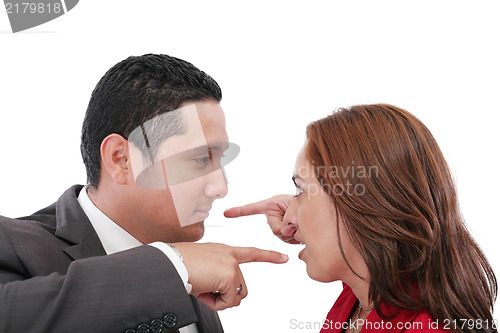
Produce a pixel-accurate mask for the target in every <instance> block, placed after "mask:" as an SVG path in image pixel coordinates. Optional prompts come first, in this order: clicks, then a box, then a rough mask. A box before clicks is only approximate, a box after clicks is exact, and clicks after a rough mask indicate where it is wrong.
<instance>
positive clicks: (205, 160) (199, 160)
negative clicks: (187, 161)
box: [194, 156, 210, 165]
mask: <svg viewBox="0 0 500 333" xmlns="http://www.w3.org/2000/svg"><path fill="white" fill-rule="evenodd" d="M194 160H195V161H196V162H197V163H199V164H201V165H207V164H208V161H210V156H205V157H199V158H195V159H194Z"/></svg>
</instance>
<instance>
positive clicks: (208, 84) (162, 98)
mask: <svg viewBox="0 0 500 333" xmlns="http://www.w3.org/2000/svg"><path fill="white" fill-rule="evenodd" d="M221 99H222V92H221V89H220V87H219V85H218V84H217V82H215V80H214V79H212V78H211V77H210V76H209V75H207V74H206V73H205V72H203V71H200V70H199V69H198V68H196V67H195V66H193V65H192V64H191V63H189V62H186V61H184V60H181V59H177V58H174V57H170V56H168V55H163V54H146V55H143V56H137V57H136V56H132V57H128V58H127V59H125V60H123V61H121V62H119V63H118V64H116V65H114V66H113V67H111V68H110V69H109V70H108V71H107V72H106V74H104V76H103V77H102V78H101V80H100V81H99V83H97V85H96V87H95V89H94V91H93V92H92V97H91V98H90V102H89V105H88V108H87V112H86V114H85V119H84V121H83V126H82V142H81V146H80V149H81V152H82V157H83V162H84V163H85V168H86V170H87V182H88V183H89V184H90V186H92V187H95V188H97V186H98V184H99V181H100V174H101V153H100V147H101V143H102V141H103V140H104V138H106V137H107V136H108V135H110V134H112V133H117V134H120V135H121V136H123V137H124V138H126V139H128V137H129V135H130V133H131V132H132V131H133V130H134V129H135V128H137V127H138V126H141V125H142V124H143V123H144V122H146V121H148V120H150V119H152V118H154V117H156V116H158V115H160V114H163V113H165V112H168V111H172V110H175V109H177V108H179V107H180V106H181V105H182V104H183V103H186V102H197V101H206V100H214V101H216V102H220V100H221ZM172 121H173V122H175V123H177V124H179V123H181V121H179V119H172ZM182 130H183V129H182V128H180V126H172V128H171V129H170V131H169V133H168V131H167V132H166V134H165V137H163V139H166V137H169V136H172V135H176V134H181V133H180V131H182Z"/></svg>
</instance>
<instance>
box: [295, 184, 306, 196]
mask: <svg viewBox="0 0 500 333" xmlns="http://www.w3.org/2000/svg"><path fill="white" fill-rule="evenodd" d="M302 193H304V190H303V189H302V188H301V187H300V186H297V185H295V197H298V196H299V195H301V194H302Z"/></svg>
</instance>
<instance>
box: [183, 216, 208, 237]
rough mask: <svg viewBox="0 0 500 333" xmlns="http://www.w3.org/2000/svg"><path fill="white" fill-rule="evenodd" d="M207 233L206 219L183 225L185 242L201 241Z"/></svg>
mask: <svg viewBox="0 0 500 333" xmlns="http://www.w3.org/2000/svg"><path fill="white" fill-rule="evenodd" d="M204 234H205V221H201V222H197V223H193V224H190V225H188V226H185V227H182V238H183V240H182V241H183V242H196V241H199V240H200V239H201V238H202V237H203V235H204Z"/></svg>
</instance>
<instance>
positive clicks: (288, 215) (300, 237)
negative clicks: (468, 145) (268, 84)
mask: <svg viewBox="0 0 500 333" xmlns="http://www.w3.org/2000/svg"><path fill="white" fill-rule="evenodd" d="M293 180H294V182H295V185H296V187H297V194H296V195H295V196H294V197H293V198H292V199H291V200H290V198H289V197H287V196H277V197H273V198H270V199H268V200H264V201H261V202H258V203H255V204H250V205H247V206H243V207H237V208H233V209H230V210H228V211H226V213H225V214H226V216H228V217H236V216H242V215H248V214H255V213H265V214H266V215H267V216H268V222H269V224H270V225H271V227H272V228H273V231H274V232H275V234H277V235H279V236H280V237H281V238H283V239H284V240H285V241H290V242H294V241H295V242H300V243H303V244H305V245H306V246H305V248H304V249H303V250H302V251H301V252H300V254H299V257H300V258H301V259H302V260H304V261H305V262H306V264H307V273H308V274H309V276H310V277H311V278H313V279H315V280H318V281H322V282H331V281H337V280H341V281H342V282H343V283H344V290H343V292H342V294H341V295H340V296H339V298H338V299H337V301H336V303H335V305H334V306H333V308H332V309H331V311H330V313H329V314H328V317H327V320H326V321H325V323H324V325H323V329H322V331H321V332H322V333H326V332H349V333H350V332H360V331H362V332H371V331H392V332H402V331H404V332H440V331H444V330H446V329H448V331H449V330H451V331H454V332H470V331H473V332H497V329H496V325H495V322H494V321H493V318H492V309H493V304H494V301H495V298H496V293H497V283H496V278H495V275H494V273H493V270H492V268H491V266H490V265H489V263H488V261H487V260H486V257H485V256H484V254H483V252H482V251H481V249H480V248H479V246H478V245H477V244H476V242H475V241H474V240H473V238H472V236H471V235H470V234H469V232H468V231H467V229H466V227H465V225H464V222H463V220H462V216H461V214H460V210H459V207H458V201H457V194H456V190H455V186H454V184H453V181H452V176H451V174H450V171H449V169H448V166H447V164H446V161H445V159H444V157H443V154H442V153H441V151H440V149H439V147H438V145H437V143H436V141H435V139H434V137H433V136H432V134H431V133H430V132H429V130H428V129H427V128H426V127H425V125H424V124H422V122H420V121H419V120H418V119H417V118H416V117H414V116H413V115H411V114H410V113H409V112H407V111H405V110H403V109H400V108H397V107H395V106H391V105H385V104H376V105H359V106H353V107H350V108H346V109H340V110H338V111H337V112H335V113H333V114H332V115H330V116H328V117H326V118H323V119H320V120H318V121H316V122H313V123H311V124H310V125H309V126H308V127H307V140H306V143H305V145H304V147H303V148H302V150H301V151H300V153H299V155H298V157H297V162H296V165H295V172H294V177H293ZM281 220H282V221H284V224H283V223H282V222H281ZM292 237H293V238H292Z"/></svg>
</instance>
